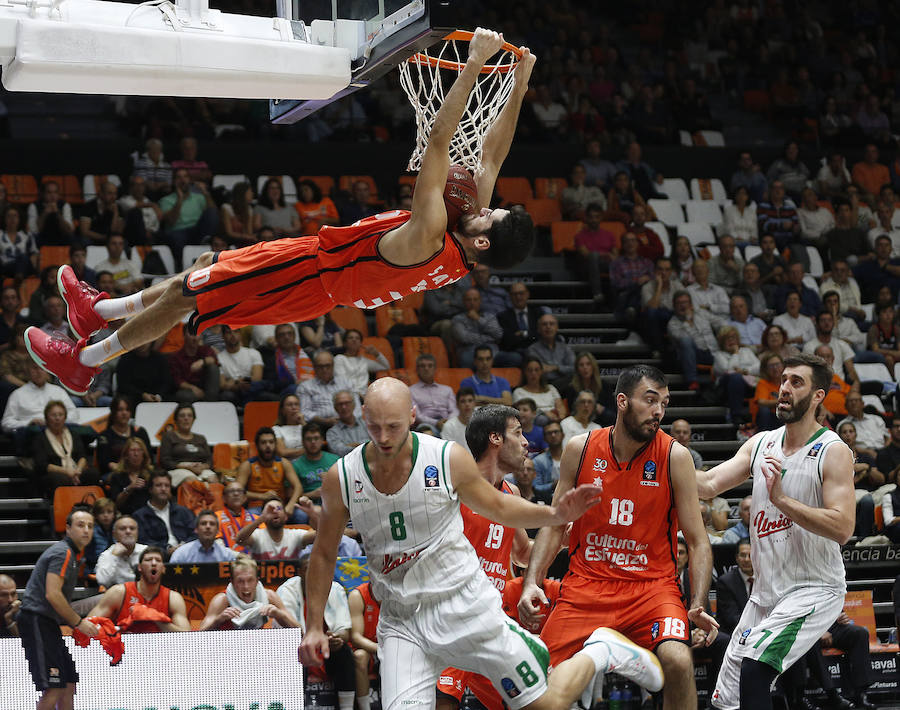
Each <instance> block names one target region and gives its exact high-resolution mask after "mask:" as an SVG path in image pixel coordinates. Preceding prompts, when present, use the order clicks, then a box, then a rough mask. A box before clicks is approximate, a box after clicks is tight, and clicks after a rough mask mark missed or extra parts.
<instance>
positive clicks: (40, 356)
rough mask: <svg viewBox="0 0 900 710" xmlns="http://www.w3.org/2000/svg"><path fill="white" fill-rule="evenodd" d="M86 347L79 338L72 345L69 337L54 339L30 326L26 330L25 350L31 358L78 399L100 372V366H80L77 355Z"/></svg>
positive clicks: (88, 388) (85, 392) (84, 339)
mask: <svg viewBox="0 0 900 710" xmlns="http://www.w3.org/2000/svg"><path fill="white" fill-rule="evenodd" d="M85 345H87V339H86V338H82V339H81V340H79V341H78V342H77V343H73V342H72V341H71V340H69V339H68V338H55V337H53V336H50V335H47V334H46V333H45V332H44V331H43V330H41V329H40V328H35V327H33V326H32V327H31V328H28V330H26V331H25V347H26V348H28V353H29V354H30V355H31V358H32V359H33V360H34V361H35V362H36V363H37V364H38V365H40V366H41V367H42V368H43V369H45V370H46V371H47V372H49V373H50V374H52V375H56V376H57V377H58V378H59V384H61V385H62V386H63V387H65V388H66V389H67V390H69V392H71V393H72V394H74V395H78V396H79V397H80V396H82V395H84V394H87V392H88V390H90V388H91V383H93V381H94V376H95V375H96V374H97V373H98V372H100V368H99V367H88V366H87V365H82V364H81V360H79V359H78V353H80V352H81V350H82V349H83V348H84V346H85Z"/></svg>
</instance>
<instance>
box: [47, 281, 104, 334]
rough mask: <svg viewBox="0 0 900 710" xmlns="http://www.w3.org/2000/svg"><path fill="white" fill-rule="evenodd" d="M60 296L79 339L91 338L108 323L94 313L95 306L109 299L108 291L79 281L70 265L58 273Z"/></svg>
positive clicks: (71, 325) (67, 317) (67, 316)
mask: <svg viewBox="0 0 900 710" xmlns="http://www.w3.org/2000/svg"><path fill="white" fill-rule="evenodd" d="M56 283H57V285H58V286H59V295H60V296H62V297H63V300H64V301H65V302H66V319H67V320H68V321H69V326H70V327H71V328H72V331H73V332H74V333H75V334H76V335H77V336H78V337H79V338H90V337H91V336H92V335H93V334H94V333H96V332H97V331H98V330H103V329H104V328H106V326H107V325H108V323H107V322H106V321H105V320H103V319H102V318H101V317H100V316H98V315H97V314H96V313H95V312H94V304H95V303H96V302H97V301H102V300H103V299H104V298H109V294H108V293H106V291H98V290H97V289H95V288H94V287H93V286H90V285H89V284H86V283H85V282H84V281H79V280H78V277H77V276H76V275H75V271H74V269H72V267H71V266H69V265H68V264H67V265H66V266H61V267H59V271H57V272H56Z"/></svg>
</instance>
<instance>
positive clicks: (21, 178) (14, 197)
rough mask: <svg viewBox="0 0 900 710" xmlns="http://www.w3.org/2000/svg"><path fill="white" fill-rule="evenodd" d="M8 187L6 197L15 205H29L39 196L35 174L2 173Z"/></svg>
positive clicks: (1, 180) (1, 179)
mask: <svg viewBox="0 0 900 710" xmlns="http://www.w3.org/2000/svg"><path fill="white" fill-rule="evenodd" d="M0 182H2V183H3V186H4V187H5V188H6V199H7V200H9V201H10V202H11V203H12V204H14V205H28V204H31V203H32V202H36V201H37V198H38V185H37V180H35V179H34V175H0Z"/></svg>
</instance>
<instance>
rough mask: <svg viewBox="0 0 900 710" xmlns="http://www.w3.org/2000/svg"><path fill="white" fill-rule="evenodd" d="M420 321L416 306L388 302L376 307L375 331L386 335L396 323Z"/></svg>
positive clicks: (415, 322) (411, 323)
mask: <svg viewBox="0 0 900 710" xmlns="http://www.w3.org/2000/svg"><path fill="white" fill-rule="evenodd" d="M418 322H419V317H418V316H417V315H416V311H415V309H414V308H411V307H409V306H403V305H400V304H396V303H388V304H387V305H385V306H379V307H378V308H376V309H375V333H376V335H378V337H381V338H383V337H385V336H386V335H387V334H388V331H389V330H390V329H391V328H393V327H394V326H395V325H415V324H417V323H418Z"/></svg>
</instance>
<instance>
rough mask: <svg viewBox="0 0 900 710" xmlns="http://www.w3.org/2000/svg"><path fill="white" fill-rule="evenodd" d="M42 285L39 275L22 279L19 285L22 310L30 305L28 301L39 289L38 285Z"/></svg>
mask: <svg viewBox="0 0 900 710" xmlns="http://www.w3.org/2000/svg"><path fill="white" fill-rule="evenodd" d="M40 285H41V280H40V279H39V278H38V277H37V276H29V277H28V278H27V279H25V280H24V281H22V283H21V285H20V286H19V301H20V304H21V305H20V310H21V309H22V308H27V307H28V302H29V301H30V300H31V295H32V294H33V293H34V292H35V291H37V289H38V286H40Z"/></svg>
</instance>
